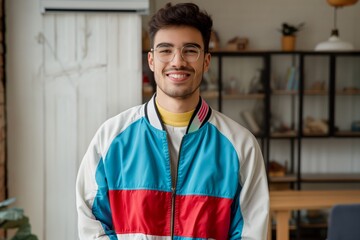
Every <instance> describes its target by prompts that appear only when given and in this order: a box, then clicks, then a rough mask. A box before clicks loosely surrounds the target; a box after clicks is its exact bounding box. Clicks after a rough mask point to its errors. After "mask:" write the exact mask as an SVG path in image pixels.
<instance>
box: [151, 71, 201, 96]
mask: <svg viewBox="0 0 360 240" xmlns="http://www.w3.org/2000/svg"><path fill="white" fill-rule="evenodd" d="M162 75H163V78H166V74H164V73H162ZM196 75H197V72H196V70H194V79H196ZM203 75H204V66H203V67H202V71H201V79H200V81H199V83H198V85H197V86H196V87H195V88H192V85H191V86H189V87H188V88H186V89H178V88H177V87H175V88H174V89H170V88H168V89H166V86H164V87H163V86H161V85H159V84H157V87H158V88H159V89H160V90H161V91H162V92H163V93H164V94H165V95H167V96H169V97H171V98H176V99H179V100H184V99H188V98H190V97H192V96H193V95H194V94H195V92H196V91H198V89H199V88H200V86H201V83H202V81H203ZM155 82H156V81H155ZM180 88H181V87H180Z"/></svg>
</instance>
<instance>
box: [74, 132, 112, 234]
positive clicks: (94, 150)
mask: <svg viewBox="0 0 360 240" xmlns="http://www.w3.org/2000/svg"><path fill="white" fill-rule="evenodd" d="M96 139H97V138H96V136H95V137H94V139H93V140H92V142H91V143H90V146H89V148H88V150H87V152H86V153H85V155H84V158H83V160H82V162H81V164H80V168H79V172H78V176H77V180H76V207H77V213H78V232H79V239H80V240H89V239H98V240H105V239H106V240H115V239H117V237H116V234H115V231H114V230H113V226H112V219H111V210H110V204H109V198H108V186H107V181H106V174H105V169H104V165H103V159H102V156H101V153H100V152H101V151H100V150H99V149H100V146H99V145H100V144H99V143H100V141H97V140H96Z"/></svg>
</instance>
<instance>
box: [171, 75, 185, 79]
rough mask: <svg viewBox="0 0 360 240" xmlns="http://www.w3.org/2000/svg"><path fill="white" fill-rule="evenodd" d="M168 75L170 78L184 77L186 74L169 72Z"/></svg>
mask: <svg viewBox="0 0 360 240" xmlns="http://www.w3.org/2000/svg"><path fill="white" fill-rule="evenodd" d="M169 77H171V78H178V79H179V78H184V77H186V74H169Z"/></svg>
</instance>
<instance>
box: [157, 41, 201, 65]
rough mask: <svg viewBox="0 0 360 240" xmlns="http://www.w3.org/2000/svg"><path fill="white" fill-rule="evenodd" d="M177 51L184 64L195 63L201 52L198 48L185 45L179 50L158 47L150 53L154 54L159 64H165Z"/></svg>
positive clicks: (171, 47) (170, 47) (169, 47)
mask: <svg viewBox="0 0 360 240" xmlns="http://www.w3.org/2000/svg"><path fill="white" fill-rule="evenodd" d="M178 49H179V50H180V55H181V57H182V59H183V60H184V61H186V62H196V61H197V60H198V58H199V56H200V54H201V51H203V50H202V49H201V48H200V47H198V46H196V45H192V44H189V45H185V46H183V47H181V48H176V47H173V46H161V45H160V46H158V47H156V48H155V49H152V50H151V51H152V52H154V53H155V55H156V57H157V58H158V59H159V60H160V61H161V62H164V63H167V62H171V61H172V60H173V59H174V57H175V55H176V53H177V50H178Z"/></svg>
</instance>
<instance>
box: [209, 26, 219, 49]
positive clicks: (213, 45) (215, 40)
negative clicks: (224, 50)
mask: <svg viewBox="0 0 360 240" xmlns="http://www.w3.org/2000/svg"><path fill="white" fill-rule="evenodd" d="M219 48H220V38H219V35H218V34H217V32H216V31H214V30H212V31H211V35H210V42H209V50H210V51H217V50H219Z"/></svg>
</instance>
